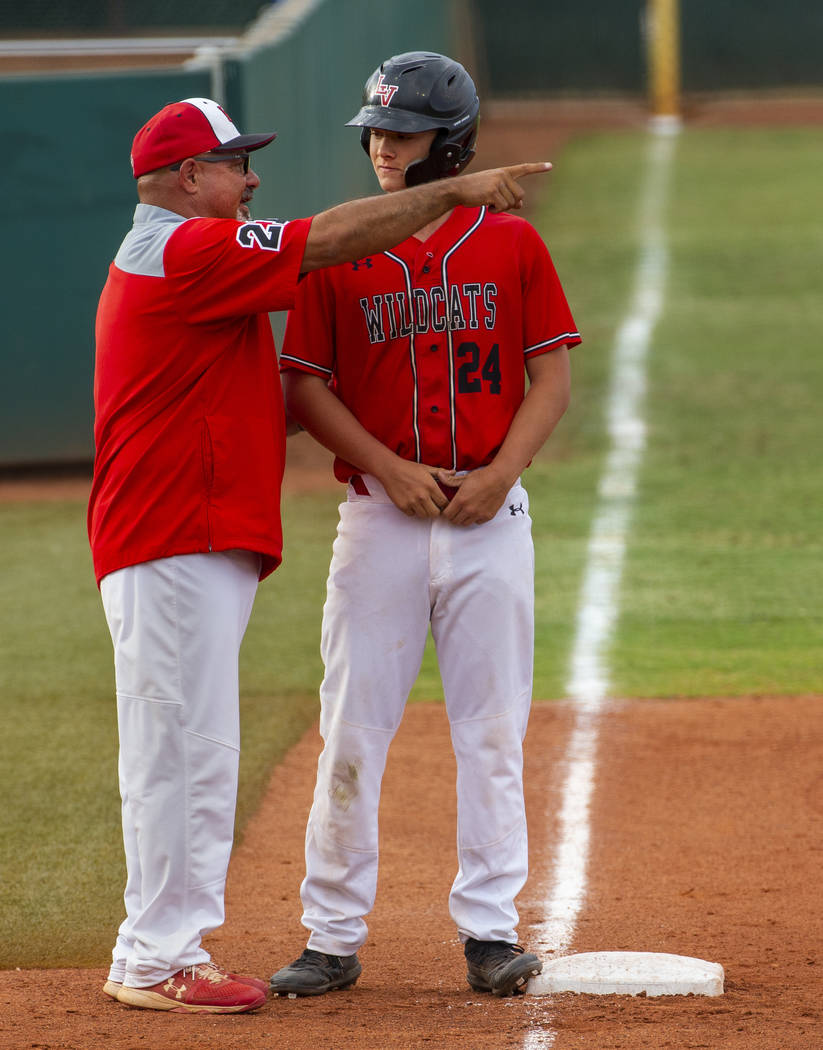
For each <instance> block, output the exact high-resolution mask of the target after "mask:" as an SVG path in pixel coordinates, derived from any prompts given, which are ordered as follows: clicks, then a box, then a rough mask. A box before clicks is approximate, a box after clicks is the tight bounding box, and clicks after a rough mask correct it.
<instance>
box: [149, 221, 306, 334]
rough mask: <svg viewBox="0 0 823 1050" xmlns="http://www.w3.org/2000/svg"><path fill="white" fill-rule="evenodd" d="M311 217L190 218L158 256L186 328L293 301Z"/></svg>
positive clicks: (284, 306) (280, 307) (285, 306)
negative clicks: (238, 220)
mask: <svg viewBox="0 0 823 1050" xmlns="http://www.w3.org/2000/svg"><path fill="white" fill-rule="evenodd" d="M310 227H311V219H310V218H309V219H294V220H292V221H290V222H279V221H277V220H273V219H272V220H250V221H248V222H242V223H241V222H237V221H236V220H234V219H190V220H189V221H188V222H184V223H181V224H180V226H179V228H178V229H177V230H175V232H174V233H173V234H172V236H171V237H170V238H169V241H168V244H167V245H166V249H165V253H164V256H163V265H164V269H165V274H166V277H167V278H169V279H171V280H173V281H175V283H176V292H177V307H178V310H179V311H180V316H181V318H182V319H184V320H185V321H186V322H187V323H189V324H200V323H208V322H214V321H220V320H223V319H228V318H233V317H239V316H243V317H247V316H249V315H251V314H259V313H269V312H271V311H274V310H287V309H289V307H291V306H292V305H293V303H294V295H295V289H296V287H297V284H298V281H299V278H300V268H301V266H302V265H303V251H304V249H305V245H306V238H307V237H308V235H309V229H310Z"/></svg>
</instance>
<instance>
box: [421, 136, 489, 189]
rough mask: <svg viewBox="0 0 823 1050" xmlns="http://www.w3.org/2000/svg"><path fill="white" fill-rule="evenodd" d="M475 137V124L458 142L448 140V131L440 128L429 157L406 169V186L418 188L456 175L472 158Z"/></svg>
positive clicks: (451, 139)
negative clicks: (426, 183) (423, 184)
mask: <svg viewBox="0 0 823 1050" xmlns="http://www.w3.org/2000/svg"><path fill="white" fill-rule="evenodd" d="M476 137H477V125H476V124H475V125H474V126H473V127H472V128H470V129H469V131H468V132H467V133H466V134H465V135H464V136H463V138H462V140H459V141H455V139H453V138H450V137H449V132H448V130H446V129H445V128H442V129H441V130H440V131H438V133H437V136H436V138H435V140H434V142H433V143H432V146H431V149H430V150H429V155H428V156H427V157H423V158H422V159H421V160H416V161H414V162H413V163H412V164H410V165H409V166H408V168H406V186H407V187H409V186H420V185H421V184H422V183H424V182H432V181H433V180H434V179H443V178H446V177H447V176H449V175H458V174H459V173H460V172H461V171H462V170H463V169H464V168H465V167H466V166H467V165H468V164H469V163H470V161H471V159H472V157H474V142H475V139H476Z"/></svg>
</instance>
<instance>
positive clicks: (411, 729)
mask: <svg viewBox="0 0 823 1050" xmlns="http://www.w3.org/2000/svg"><path fill="white" fill-rule="evenodd" d="M572 719H573V708H572V706H571V705H570V704H568V703H564V702H561V703H556V704H538V705H536V707H535V709H534V712H533V715H532V720H531V724H530V728H529V734H528V738H527V766H526V768H527V779H526V783H527V790H528V807H529V826H530V835H531V851H530V852H531V869H532V871H531V876H530V879H529V882H528V884H527V886H526V890H525V892H524V893H523V895H522V896H521V899H520V902H519V905H520V911H521V917H522V923H521V933H522V937H523V940H524V941H525V942H526V943H528V940H529V925H530V923H534V922H537V921H539V919H540V916H541V901H542V900H543V897H544V894H545V892H546V881H547V878H548V873H549V866H550V864H551V860H552V856H553V846H554V843H555V835H556V831H555V814H556V811H557V798H558V790H559V786H560V783H561V778H562V774H563V764H562V761H561V759H562V756H563V753H564V747H565V744H566V741H567V738H568V733H569V729H570V726H571V723H572ZM822 739H823V700H822V699H821V698H819V697H799V698H794V699H775V698H755V699H736V700H693V701H647V702H621V703H617V704H615V705H614V706H613V708H612V709H611V710H609V711H608V712H607V713H606V714H605V715H604V716H603V722H602V726H601V746H600V755H599V758H598V773H597V778H596V788H595V796H594V800H593V806H592V831H593V834H592V842H593V855H592V858H591V869H590V885H589V893H588V896H587V902H586V906H585V908H584V911H583V913H582V917H581V920H580V923H579V926H578V933H577V936H576V938H575V943H574V946H573V947H574V950H575V951H593V950H631V951H635V950H636V951H660V952H670V953H673V954H681V955H694V956H697V957H699V958H703V959H708V960H711V961H713V962H719V963H721V964H722V965H723V967H724V968H725V971H726V990H725V993H724V995H722V996H720V997H713V998H708V997H702V996H689V997H680V996H665V997H654V998H642V997H637V998H632V997H628V996H590V995H572V994H565V995H560V996H553V997H539V998H538V997H532V996H522V997H518V998H515V999H505V1000H497V999H492V998H491V997H489V996H479V995H476V994H474V993H472V992H471V991H470V990H469V988H468V985H467V984H466V982H465V973H464V967H463V962H462V955H461V951H460V946H459V944H458V943H457V940H456V937H455V933H454V928H453V926H452V924H451V922H450V919H449V916H448V913H447V908H446V898H447V894H448V889H449V885H450V882H451V879H452V877H453V874H454V865H455V860H454V836H455V813H454V809H455V806H454V785H453V782H454V764H453V760H452V757H451V750H450V745H449V737H448V729H447V726H446V720H445V715H444V711H443V709H442V708H441V707H440V706H439V705H429V704H420V705H414V706H413V707H411V708H409V710H408V712H407V714H406V718H405V720H404V723H403V725H402V727H401V729H400V732H399V734H398V736H397V739H396V741H395V744H394V746H393V748H392V751H391V753H390V756H389V763H388V769H387V773H386V780H385V787H384V795H383V810H382V825H381V834H382V863H381V872H380V882H379V888H378V899H377V906H376V908H375V910H374V913H373V914H372V916H371V918H370V920H369V926H370V937H369V941H368V944H367V945H366V947H365V948H364V949H363V951H362V953H361V958H362V962H363V976H362V977H361V979H360V981H359V982H358V984H357V985H356V987H354V988H353V989H350V990H347V991H344V992H337V993H333V994H331V995H327V996H322V997H319V998H317V999H311V1000H307V999H299V1000H289V999H275V1000H270V1001H269V1002H267V1003H266V1005H265V1006H263V1007H262V1008H261V1009H260V1010H259V1011H258V1012H257V1013H255V1014H251V1015H238V1016H230V1017H213V1016H207V1015H202V1016H189V1015H186V1016H180V1015H171V1014H157V1013H153V1012H149V1011H141V1010H134V1009H131V1008H128V1007H124V1006H121V1005H119V1004H118V1003H115V1002H112V1001H110V1000H108V999H106V998H105V997H104V996H103V994H102V992H101V986H102V983H103V979H104V971H103V970H102V969H101V970H93V971H71V972H68V971H61V972H58V973H48V972H43V973H37V972H25V973H13V972H12V973H3V974H0V1048H2V1050H7V1048H9V1050H11V1048H14V1050H24V1048H37V1050H98V1048H100V1047H106V1048H107V1050H137V1048H147V1050H149V1048H150V1050H211V1048H216V1047H220V1048H222V1050H249V1048H262V1047H274V1046H278V1047H284V1048H288V1050H316V1048H317V1047H318V1046H322V1047H329V1048H334V1050H337V1048H342V1047H349V1048H352V1050H393V1048H404V1050H405V1048H418V1047H433V1048H445V1047H449V1048H452V1047H454V1048H459V1047H465V1048H467V1050H469V1048H471V1050H479V1048H480V1047H495V1048H501V1050H502V1048H512V1050H514V1048H519V1047H523V1046H524V1040H525V1039H526V1038H527V1036H528V1037H529V1038H530V1039H531V1040H532V1043H531V1045H533V1046H534V1045H537V1046H546V1047H549V1046H550V1047H552V1048H554V1050H567V1048H569V1050H570V1048H573V1047H581V1046H586V1047H591V1048H593V1050H650V1048H657V1047H661V1048H662V1047H671V1048H674V1050H686V1048H693V1047H694V1048H696V1047H708V1048H711V1050H732V1048H734V1050H818V1048H819V1047H820V1046H821V1045H822V1044H823V1026H821V1014H823V1009H822V1008H821V1005H820V967H821V965H823V959H821V957H820V945H821V943H823V919H822V918H821V909H820V888H819V887H820V867H821V857H822V856H823V854H822V853H821V849H823V846H821V844H822V843H823V770H821V765H820V744H821V740H822ZM421 741H425V746H422V745H421ZM318 750H319V738H318V736H317V733H316V730H312V731H310V732H309V733H307V734H306V736H305V738H304V739H303V740H302V741H301V742H300V743H299V744H298V746H297V747H295V748H294V749H293V750H292V752H291V753H290V754H289V755H288V757H287V759H286V761H285V762H284V763H283V765H281V766H280V767H279V768H278V769H277V771H276V773H275V775H274V778H273V780H272V782H271V785H270V788H269V790H268V794H267V796H266V799H265V801H264V804H263V806H262V808H261V810H260V812H259V813H258V815H257V816H256V817H255V819H254V821H253V822H252V824H251V826H250V827H249V829H248V833H247V835H246V839H245V842H244V844H243V845H242V846H241V848H240V849H239V850H238V851H237V852H236V854H235V857H234V860H233V862H232V867H231V872H230V878H229V890H228V912H227V922H226V925H225V926H224V927H223V928H222V929H221V930H219V931H218V932H217V933H215V934H214V935H212V937H211V938H210V940H209V946H210V948H211V950H212V951H213V953H214V955H215V957H216V958H217V959H218V960H224V961H225V962H226V963H227V964H229V965H230V966H231V967H233V968H239V969H241V970H245V971H248V972H250V973H256V974H260V975H265V976H268V975H269V974H270V973H271V972H272V971H273V970H275V969H277V968H279V967H280V966H281V965H283V964H284V963H285V962H287V961H289V960H290V959H291V958H293V957H294V956H295V955H297V954H298V953H299V952H300V951H301V949H302V947H303V933H304V931H303V930H302V927H301V926H300V925H299V911H300V909H299V900H298V888H299V883H300V878H301V874H302V841H303V832H304V826H305V818H306V815H307V812H308V807H309V804H310V801H311V793H312V786H313V770H314V764H315V760H316V756H317V753H318ZM537 1039H542V1040H543V1041H542V1042H535V1040H537Z"/></svg>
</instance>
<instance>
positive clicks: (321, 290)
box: [280, 207, 580, 481]
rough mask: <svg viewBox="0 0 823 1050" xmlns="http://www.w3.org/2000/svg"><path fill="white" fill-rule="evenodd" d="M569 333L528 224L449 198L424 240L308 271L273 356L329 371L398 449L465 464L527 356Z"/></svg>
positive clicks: (498, 439) (488, 437) (510, 403)
mask: <svg viewBox="0 0 823 1050" xmlns="http://www.w3.org/2000/svg"><path fill="white" fill-rule="evenodd" d="M579 342H580V335H579V334H578V332H577V330H576V328H575V324H574V320H573V318H572V315H571V312H570V310H569V306H568V303H567V302H566V297H565V295H564V294H563V289H562V287H561V285H560V281H559V279H558V277H557V273H556V271H555V268H554V265H553V263H552V260H551V257H550V255H549V252H548V250H547V248H546V246H545V245H544V243H543V241H542V240H541V239H540V237H539V235H538V234H537V231H536V230H535V229H534V228H533V227H532V226H531V225H530V224H529V223H527V222H526V221H525V220H524V219H521V218H519V217H517V216H512V215H508V214H495V213H493V212H489V211H488V210H487V209H486V208H463V207H459V208H455V210H454V211H453V212H452V214H451V215H450V217H449V218H448V219H447V220H446V222H445V223H443V225H442V226H440V227H439V228H438V229H437V230H436V231H435V232H434V233H433V234H432V235H431V236H430V237H429V238H428V239H427V240H426V241H420V240H418V239H417V238H416V237H410V238H409V239H408V240H406V241H404V242H403V243H402V244H400V245H398V247H396V248H394V249H392V250H391V251H387V252H383V253H382V254H380V255H374V256H370V257H369V258H366V259H360V260H358V261H357V262H354V263H344V264H341V265H339V266H335V267H331V268H329V269H324V270H317V271H314V272H312V273H310V274H308V275H307V277H306V279H305V280H304V281H303V282H301V285H300V288H299V290H298V293H297V299H296V301H295V308H294V309H293V310H292V311H291V312H290V314H289V318H288V324H287V327H286V334H285V339H284V343H283V351H282V353H281V356H280V365H281V368H282V369H287V368H297V369H301V370H303V371H306V372H312V373H315V374H317V375H321V376H323V377H325V378H328V380H329V382H330V384H331V387H332V389H333V390H334V392H335V393H336V394H337V396H338V397H339V398H340V400H341V401H343V402H344V404H345V405H346V406H347V407H348V408H349V409H350V411H351V412H352V413H353V414H354V415H355V416H356V417H357V419H358V420H359V421H360V423H361V424H362V425H363V426H364V427H365V428H366V430H368V431H369V432H370V433H371V434H373V435H374V436H375V437H376V438H378V439H379V440H380V441H381V442H382V443H383V444H384V445H386V446H388V447H389V448H390V449H392V451H394V452H396V453H397V454H398V455H399V456H402V457H403V458H405V459H410V460H415V461H417V462H420V463H428V464H429V465H431V466H439V467H446V468H453V469H455V470H473V469H475V468H476V467H481V466H483V465H485V464H486V463H489V462H490V461H491V460H492V459H493V458H494V456H495V455H496V453H497V451H498V450H499V448H500V446H501V445H502V443H503V441H504V439H505V437H506V434H507V433H508V431H509V427H510V426H511V422H512V419H513V418H514V415H515V413H516V412H517V410H518V408H519V407H520V403H521V402H522V400H523V397H524V396H525V390H526V386H525V379H526V372H525V362H526V360H527V359H528V358H529V357H533V356H536V355H537V354H544V353H547V352H548V351H550V350H553V349H554V348H555V347H559V346H564V345H565V346H574V345H575V344H577V343H579ZM334 470H335V475H336V476H337V477H338V478H339V479H340V480H341V481H347V480H348V479H349V477H351V476H352V475H353V474H357V473H359V472H360V470H359V468H358V466H357V464H353V463H345V462H343V461H342V460H341V459H339V458H338V459H336V460H335V465H334Z"/></svg>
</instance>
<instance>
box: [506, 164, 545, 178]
mask: <svg viewBox="0 0 823 1050" xmlns="http://www.w3.org/2000/svg"><path fill="white" fill-rule="evenodd" d="M504 170H505V171H506V172H508V174H509V175H511V177H512V178H513V179H521V178H522V177H523V176H524V175H537V174H539V173H540V172H545V171H551V162H550V161H548V160H546V161H541V162H536V163H530V164H512V165H511V166H510V167H507V168H505V169H504Z"/></svg>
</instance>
